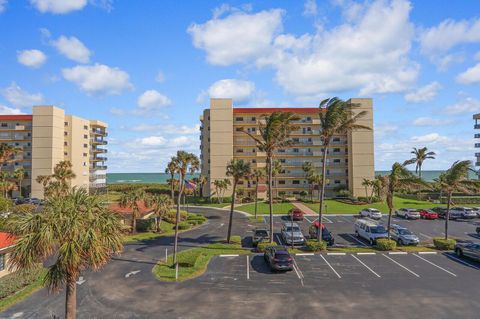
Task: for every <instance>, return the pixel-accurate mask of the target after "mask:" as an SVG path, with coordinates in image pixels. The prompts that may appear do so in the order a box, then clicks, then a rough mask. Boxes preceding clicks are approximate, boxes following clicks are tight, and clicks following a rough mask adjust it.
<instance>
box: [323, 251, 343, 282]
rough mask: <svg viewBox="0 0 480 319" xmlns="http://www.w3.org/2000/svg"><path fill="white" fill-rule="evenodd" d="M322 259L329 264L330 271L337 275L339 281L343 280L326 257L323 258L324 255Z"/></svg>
mask: <svg viewBox="0 0 480 319" xmlns="http://www.w3.org/2000/svg"><path fill="white" fill-rule="evenodd" d="M320 257H322V259H323V260H324V261H325V262H326V263H327V265H328V267H330V269H331V270H333V272H334V273H335V275H337V277H338V278H339V279H340V278H342V276H340V275H339V274H338V272H337V271H336V270H335V268H333V267H332V265H330V263H329V262H328V261H327V260H326V259H325V257H323V255H320Z"/></svg>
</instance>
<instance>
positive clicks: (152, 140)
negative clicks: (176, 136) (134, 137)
mask: <svg viewBox="0 0 480 319" xmlns="http://www.w3.org/2000/svg"><path fill="white" fill-rule="evenodd" d="M166 142H167V140H166V139H165V138H164V137H163V136H148V137H144V138H142V139H140V143H141V144H142V145H148V146H158V145H165V143H166Z"/></svg>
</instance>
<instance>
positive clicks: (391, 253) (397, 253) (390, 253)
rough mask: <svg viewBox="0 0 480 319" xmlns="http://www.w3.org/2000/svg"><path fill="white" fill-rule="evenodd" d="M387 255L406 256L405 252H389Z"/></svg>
mask: <svg viewBox="0 0 480 319" xmlns="http://www.w3.org/2000/svg"><path fill="white" fill-rule="evenodd" d="M388 254H389V255H407V252H406V251H391V252H389V253H388Z"/></svg>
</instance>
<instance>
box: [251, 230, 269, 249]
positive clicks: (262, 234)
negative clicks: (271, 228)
mask: <svg viewBox="0 0 480 319" xmlns="http://www.w3.org/2000/svg"><path fill="white" fill-rule="evenodd" d="M269 238H270V236H269V234H268V230H267V229H266V228H255V229H254V230H253V236H252V245H253V247H257V246H258V243H261V242H263V241H267V240H268V239H269Z"/></svg>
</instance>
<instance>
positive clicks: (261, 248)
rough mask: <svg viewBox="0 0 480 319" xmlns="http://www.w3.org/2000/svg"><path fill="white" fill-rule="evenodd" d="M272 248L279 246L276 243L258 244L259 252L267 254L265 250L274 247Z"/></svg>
mask: <svg viewBox="0 0 480 319" xmlns="http://www.w3.org/2000/svg"><path fill="white" fill-rule="evenodd" d="M272 246H278V245H277V244H276V243H273V244H272V243H258V245H257V251H258V252H261V253H263V252H265V250H266V249H267V248H268V247H272Z"/></svg>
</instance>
